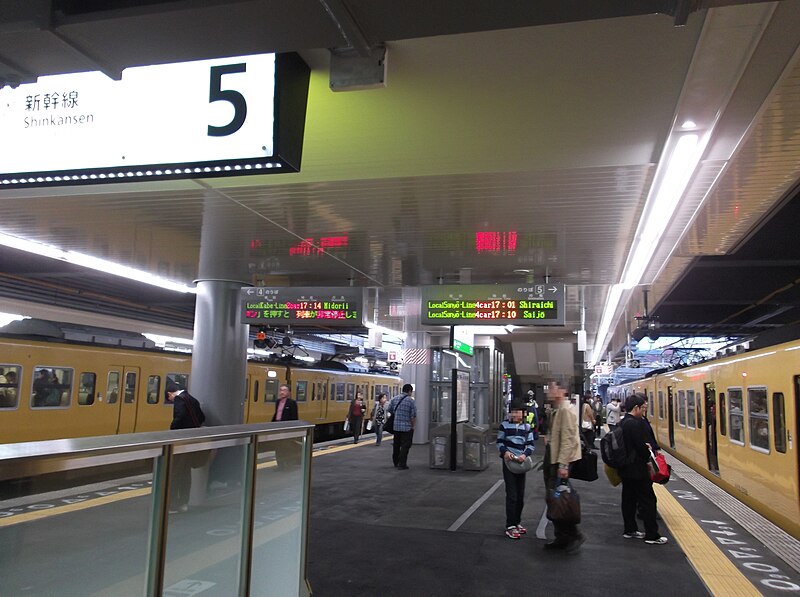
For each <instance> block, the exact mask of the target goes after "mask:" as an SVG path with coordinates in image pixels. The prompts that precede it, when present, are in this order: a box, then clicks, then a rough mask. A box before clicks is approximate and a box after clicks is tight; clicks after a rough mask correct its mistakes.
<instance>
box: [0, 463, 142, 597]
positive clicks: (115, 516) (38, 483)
mask: <svg viewBox="0 0 800 597" xmlns="http://www.w3.org/2000/svg"><path fill="white" fill-rule="evenodd" d="M47 460H52V461H63V459H61V460H59V457H54V458H51V459H42V460H40V462H46V461H47ZM93 462H99V461H93ZM152 467H153V459H152V458H145V459H142V460H132V461H130V462H124V463H117V464H105V465H103V464H96V465H94V466H92V467H90V468H80V469H77V470H70V471H66V472H58V473H47V474H41V475H38V476H35V477H25V478H17V479H6V480H3V481H2V482H0V545H2V553H1V554H0V595H30V596H34V595H42V596H52V595H107V596H109V597H110V596H112V595H114V596H119V595H143V594H144V587H145V569H146V566H147V554H148V531H149V528H150V522H149V521H150V514H151V487H152V481H153V478H152ZM61 468H63V467H61Z"/></svg>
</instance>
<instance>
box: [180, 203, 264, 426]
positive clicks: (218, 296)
mask: <svg viewBox="0 0 800 597" xmlns="http://www.w3.org/2000/svg"><path fill="white" fill-rule="evenodd" d="M240 210H241V208H239V207H238V206H235V205H232V204H231V203H230V202H228V201H226V200H225V199H224V198H221V197H219V196H218V195H216V194H215V193H214V192H213V191H211V192H209V194H208V196H207V197H206V199H205V203H204V207H203V228H202V235H201V238H200V264H199V268H198V274H199V275H198V279H197V280H196V282H197V304H196V306H195V314H194V349H193V352H192V375H191V377H190V379H189V386H190V387H189V393H190V394H192V395H193V396H195V397H196V398H197V399H198V400H200V402H202V404H203V411H204V412H205V413H206V424H207V425H236V424H239V423H243V422H244V400H245V389H246V376H247V341H248V330H249V326H248V325H246V324H243V323H241V322H240V314H239V289H240V288H241V287H242V286H247V285H248V282H247V281H246V278H247V275H246V264H247V238H248V236H247V231H245V230H242V226H241V221H240V220H238V219H237V217H236V216H238V215H240V214H239V213H237V211H240Z"/></svg>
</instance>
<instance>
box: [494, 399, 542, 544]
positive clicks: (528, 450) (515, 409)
mask: <svg viewBox="0 0 800 597" xmlns="http://www.w3.org/2000/svg"><path fill="white" fill-rule="evenodd" d="M508 410H509V412H508V419H507V420H505V421H503V422H502V423H500V428H499V429H498V430H497V449H498V450H499V451H500V458H501V460H502V461H503V481H504V482H505V485H506V537H508V538H509V539H519V538H520V535H524V534H525V533H527V530H526V529H525V527H524V526H522V524H521V519H522V507H523V506H524V504H525V474H526V473H527V470H524V469H523V470H521V471H520V470H514V471H512V470H511V468H509V467H514V466H515V465H514V463H517V465H523V464H525V462H526V460H527V459H528V458H530V456H531V454H533V448H534V444H533V441H534V440H533V430H532V429H531V426H530V425H529V424H528V423H526V422H525V421H524V420H523V417H524V414H525V405H524V404H523V403H522V402H517V401H513V402H512V403H511V405H510V406H509V409H508ZM517 468H518V467H517Z"/></svg>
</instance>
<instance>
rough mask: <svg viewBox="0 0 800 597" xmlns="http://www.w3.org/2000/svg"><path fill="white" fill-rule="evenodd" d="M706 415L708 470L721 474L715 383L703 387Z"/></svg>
mask: <svg viewBox="0 0 800 597" xmlns="http://www.w3.org/2000/svg"><path fill="white" fill-rule="evenodd" d="M703 393H704V396H705V413H706V456H707V457H708V470H710V471H711V472H712V473H715V474H717V475H718V474H719V461H718V460H717V391H716V389H715V388H714V382H711V383H706V384H704V385H703Z"/></svg>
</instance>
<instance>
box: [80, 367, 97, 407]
mask: <svg viewBox="0 0 800 597" xmlns="http://www.w3.org/2000/svg"><path fill="white" fill-rule="evenodd" d="M80 380H81V383H80V385H79V386H78V404H82V405H89V404H94V389H95V387H96V386H97V375H95V374H94V373H81V377H80Z"/></svg>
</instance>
